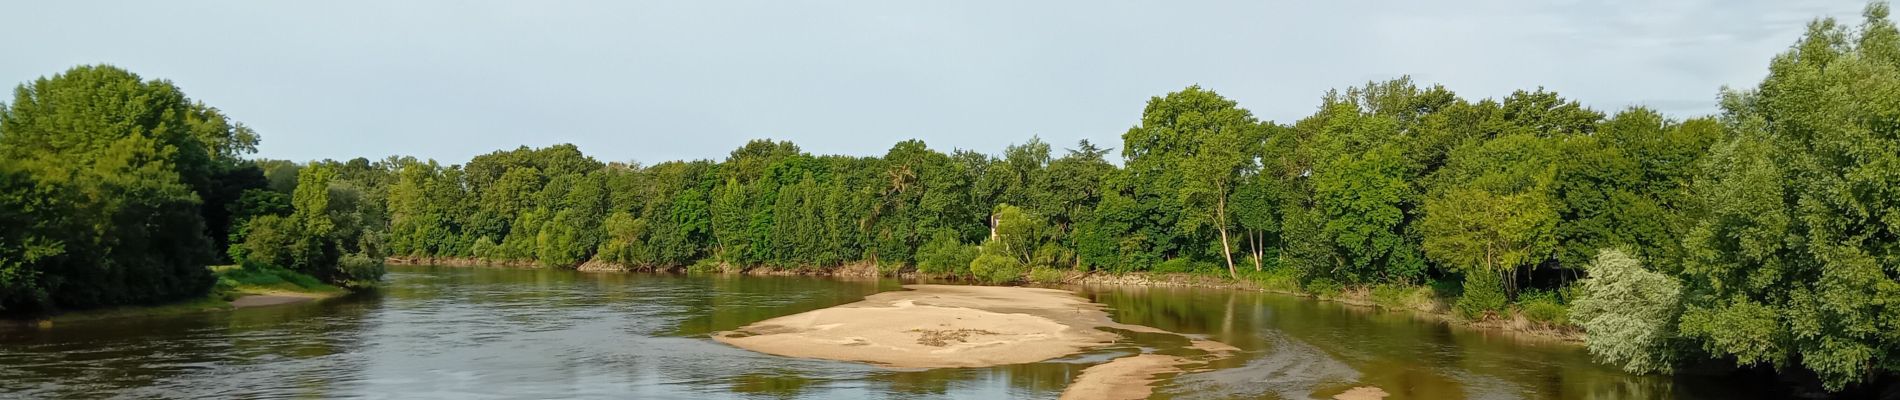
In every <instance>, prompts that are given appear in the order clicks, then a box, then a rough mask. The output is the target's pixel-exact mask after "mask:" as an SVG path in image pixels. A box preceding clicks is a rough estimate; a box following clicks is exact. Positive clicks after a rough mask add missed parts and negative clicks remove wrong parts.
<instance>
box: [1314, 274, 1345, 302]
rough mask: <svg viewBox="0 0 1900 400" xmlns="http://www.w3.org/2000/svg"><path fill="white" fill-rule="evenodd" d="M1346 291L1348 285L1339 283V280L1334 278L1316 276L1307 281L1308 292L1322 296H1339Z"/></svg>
mask: <svg viewBox="0 0 1900 400" xmlns="http://www.w3.org/2000/svg"><path fill="white" fill-rule="evenodd" d="M1345 291H1346V286H1345V285H1341V284H1339V281H1335V280H1333V279H1332V278H1316V279H1313V280H1312V281H1309V282H1306V292H1307V293H1312V294H1313V295H1314V296H1319V297H1321V298H1334V297H1339V294H1340V293H1342V292H1345Z"/></svg>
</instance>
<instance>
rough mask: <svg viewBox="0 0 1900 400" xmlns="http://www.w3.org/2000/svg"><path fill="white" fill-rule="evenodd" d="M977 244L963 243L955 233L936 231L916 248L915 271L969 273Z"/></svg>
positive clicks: (953, 273)
mask: <svg viewBox="0 0 1900 400" xmlns="http://www.w3.org/2000/svg"><path fill="white" fill-rule="evenodd" d="M976 255H977V246H974V245H967V244H963V242H962V241H959V240H957V238H956V236H955V235H952V234H950V233H948V232H938V233H937V235H936V236H934V237H932V238H931V239H930V242H928V243H924V246H923V247H921V248H918V249H917V271H919V272H923V273H927V274H949V275H969V274H970V262H971V261H975V260H976Z"/></svg>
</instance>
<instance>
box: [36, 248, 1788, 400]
mask: <svg viewBox="0 0 1900 400" xmlns="http://www.w3.org/2000/svg"><path fill="white" fill-rule="evenodd" d="M1070 289H1071V290H1076V291H1077V292H1078V293H1079V294H1080V295H1082V296H1084V297H1087V298H1089V299H1091V300H1093V301H1095V302H1098V303H1102V304H1105V305H1107V306H1108V308H1109V313H1110V314H1111V315H1112V316H1113V317H1114V318H1115V319H1116V320H1117V321H1119V322H1122V323H1128V324H1139V325H1147V326H1152V327H1155V328H1160V329H1164V330H1168V331H1173V332H1178V333H1182V334H1188V335H1193V336H1197V337H1204V338H1208V339H1213V340H1217V341H1220V342H1224V343H1227V344H1231V345H1234V346H1237V347H1239V348H1241V349H1242V352H1241V353H1239V355H1237V356H1235V357H1232V358H1229V359H1225V360H1220V361H1217V362H1216V363H1215V364H1214V367H1215V368H1214V369H1212V370H1209V371H1201V372H1191V373H1184V374H1180V375H1178V376H1171V377H1168V378H1167V379H1164V380H1162V381H1161V382H1160V384H1159V388H1158V389H1157V391H1156V393H1155V397H1156V398H1178V399H1202V398H1212V399H1225V398H1250V399H1251V398H1268V399H1274V398H1282V399H1305V398H1327V397H1330V396H1331V395H1332V394H1336V393H1340V392H1342V391H1344V390H1346V389H1349V388H1353V387H1359V386H1377V387H1379V388H1381V389H1382V390H1384V391H1385V392H1387V393H1390V394H1391V397H1389V398H1391V399H1456V398H1473V399H1515V398H1530V399H1598V398H1601V399H1620V398H1681V399H1703V398H1710V399H1713V398H1724V399H1726V398H1775V397H1781V396H1782V394H1780V393H1777V392H1776V390H1777V389H1776V388H1775V387H1774V386H1773V382H1761V381H1759V380H1746V379H1737V378H1733V377H1721V376H1676V377H1668V376H1631V375H1628V374H1624V373H1621V372H1619V371H1617V370H1616V369H1614V368H1610V367H1605V366H1600V365H1596V364H1593V363H1591V362H1590V360H1589V356H1588V354H1586V353H1585V352H1584V351H1583V349H1582V348H1580V347H1578V346H1575V345H1570V344H1562V343H1548V342H1542V341H1539V340H1536V339H1528V338H1523V337H1518V336H1514V335H1509V334H1501V333H1496V332H1487V331H1476V330H1467V329H1462V328H1457V327H1452V326H1449V325H1447V324H1445V323H1442V322H1438V321H1433V320H1430V319H1426V318H1419V317H1415V316H1412V315H1409V314H1404V313H1389V312H1382V311H1376V310H1368V309H1363V308H1358V307H1351V306H1345V305H1339V304H1333V303H1323V302H1316V301H1312V300H1307V299H1302V298H1295V297H1287V296H1280V295H1273V294H1264V293H1254V292H1245V291H1234V290H1225V289H1187V288H1138V287H1082V288H1070ZM888 290H903V289H902V287H901V282H899V281H896V280H891V279H855V280H854V279H842V278H812V277H754V276H743V277H742V276H688V275H668V274H640V273H631V274H621V273H582V272H573V271H553V270H523V269H489V268H452V267H413V266H392V267H391V270H390V273H389V275H388V276H387V278H386V286H385V287H383V288H382V289H380V290H379V291H377V292H374V293H365V294H359V295H354V296H350V297H346V298H341V299H334V300H330V301H325V302H319V303H304V304H292V305H284V306H274V307H262V308H252V309H242V310H236V311H231V312H212V313H202V314H191V315H175V316H164V317H147V318H129V319H121V320H106V321H77V322H69V323H61V324H58V325H55V326H53V327H51V328H47V329H33V330H26V329H10V330H4V331H0V397H5V398H16V397H19V398H69V397H131V398H205V397H240V398H284V397H291V398H304V397H373V398H454V399H464V398H550V397H612V398H692V399H717V398H825V399H830V398H954V399H997V398H1055V397H1056V396H1058V395H1060V394H1061V392H1062V389H1063V388H1064V387H1065V386H1067V385H1068V383H1069V382H1070V381H1072V380H1073V379H1074V378H1075V377H1076V375H1078V374H1080V373H1081V371H1082V369H1084V368H1087V367H1088V366H1090V365H1094V364H1097V363H1101V362H1104V361H1106V360H1109V359H1112V358H1114V357H1118V356H1122V355H1127V354H1133V353H1135V352H1139V351H1144V349H1147V350H1150V351H1152V350H1154V349H1169V348H1179V347H1181V344H1180V343H1170V342H1168V341H1184V340H1185V339H1184V338H1181V337H1179V336H1174V335H1153V334H1133V333H1129V334H1128V339H1127V340H1124V341H1123V342H1122V343H1118V344H1117V345H1114V346H1109V347H1106V348H1102V349H1098V350H1096V351H1092V352H1089V353H1085V354H1081V355H1076V356H1072V357H1066V358H1061V359H1057V360H1051V361H1047V362H1040V363H1032V364H1019V365H1007V366H999V367H990V368H959V369H931V370H891V369H885V368H879V367H873V366H867V365H863V364H857V363H850V362H836V361H822V360H806V359H792V358H784V357H778V356H771V355H765V354H759V353H753V352H750V351H746V350H741V349H738V348H734V347H730V346H726V345H724V344H720V343H718V342H714V341H712V340H711V339H709V335H710V334H711V333H713V332H718V331H723V330H730V329H733V328H736V327H739V326H742V325H746V324H749V323H752V322H757V321H760V320H764V319H768V318H772V317H777V316H782V315H788V314H794V313H799V312H804V311H809V310H815V309H819V308H825V307H830V306H834V305H839V304H844V303H850V302H854V301H857V300H859V299H861V298H862V297H864V296H865V295H868V294H871V293H876V292H880V291H888Z"/></svg>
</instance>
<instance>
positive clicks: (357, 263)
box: [299, 253, 384, 287]
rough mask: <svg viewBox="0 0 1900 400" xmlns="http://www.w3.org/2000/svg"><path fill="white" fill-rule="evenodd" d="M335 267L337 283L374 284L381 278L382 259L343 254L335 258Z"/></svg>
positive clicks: (363, 285)
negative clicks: (337, 258)
mask: <svg viewBox="0 0 1900 400" xmlns="http://www.w3.org/2000/svg"><path fill="white" fill-rule="evenodd" d="M336 267H337V283H339V284H342V285H344V286H349V287H368V286H375V285H376V282H377V281H380V280H382V279H383V270H384V268H383V260H382V259H379V258H374V257H370V256H367V255H364V254H361V253H352V254H350V255H346V256H343V258H342V259H340V260H337V266H336ZM313 283H314V281H313ZM299 284H300V285H301V283H299Z"/></svg>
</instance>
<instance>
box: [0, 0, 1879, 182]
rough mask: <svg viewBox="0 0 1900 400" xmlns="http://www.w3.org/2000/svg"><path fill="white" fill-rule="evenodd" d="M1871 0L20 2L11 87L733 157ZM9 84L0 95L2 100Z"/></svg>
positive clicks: (1740, 59) (1572, 88)
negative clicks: (767, 148)
mask: <svg viewBox="0 0 1900 400" xmlns="http://www.w3.org/2000/svg"><path fill="white" fill-rule="evenodd" d="M1863 5H1864V3H1863V2H1861V1H1853V0H1849V1H1827V2H1821V1H1755V0H1745V1H1715V0H1710V1H1603V2H1581V1H1515V0H1512V1H1478V2H1463V1H1429V2H1427V1H1394V2H1372V1H1311V2H1309V1H1299V2H1294V1H1286V2H1266V1H1254V2H1120V1H1060V2H1056V1H997V2H989V1H937V2H905V1H862V2H802V1H801V2H786V1H759V2H713V1H666V2H651V3H635V2H628V1H598V2H595V1H534V2H529V1H519V2H477V1H408V0H405V1H369V2H353V1H306V2H297V3H296V4H291V3H290V2H259V1H229V2H208V1H207V2H189V1H187V2H169V1H168V2H153V1H136V2H135V1H125V2H92V1H23V2H9V3H7V4H5V5H0V21H4V22H0V38H4V40H0V54H4V56H0V82H5V83H6V84H9V85H10V84H13V83H17V82H24V81H27V80H31V79H33V78H36V77H40V76H43V75H51V74H53V73H57V72H59V71H62V70H64V69H66V68H68V67H70V66H73V65H76V64H84V63H110V64H115V65H118V66H121V67H125V68H127V69H130V70H132V71H134V72H137V73H139V74H141V75H143V76H145V77H148V78H165V79H171V80H172V81H173V82H175V83H177V84H178V85H179V86H181V87H183V88H184V89H185V92H186V93H187V94H188V95H190V96H192V97H193V98H196V99H199V100H202V101H205V102H207V103H209V104H211V105H214V106H217V107H219V108H222V109H224V110H225V111H226V112H227V113H228V114H230V115H232V116H234V117H236V118H237V119H238V120H240V121H243V122H245V123H246V124H249V125H250V126H252V127H254V128H256V129H257V130H258V131H259V132H260V133H261V134H262V135H263V137H264V141H263V144H262V145H261V146H260V147H259V154H258V155H259V156H262V157H270V158H288V159H294V160H308V159H318V158H335V159H347V158H353V157H359V156H363V157H370V158H380V157H383V156H387V155H391V154H406V155H415V156H418V157H424V158H435V159H438V160H442V161H445V162H447V163H461V162H464V161H466V160H467V159H468V158H469V157H471V156H474V155H476V154H481V153H486V152H489V151H493V150H497V149H505V148H514V147H516V146H519V145H524V144H525V145H531V146H542V145H548V144H555V143H563V142H568V143H575V144H577V145H580V147H581V149H582V150H583V151H585V152H587V153H588V154H590V155H593V156H595V157H597V158H599V159H602V160H608V161H626V160H639V161H644V162H649V163H650V162H655V161H663V160H671V159H697V158H713V159H718V158H724V157H725V154H726V153H727V152H729V151H731V150H732V149H733V148H736V147H738V146H739V145H741V144H743V143H745V141H746V140H748V139H753V138H777V139H790V140H792V141H794V142H796V143H798V144H799V145H800V146H802V147H803V148H804V149H805V150H806V151H810V152H814V153H843V154H854V155H877V154H883V152H884V151H885V150H886V149H888V148H889V147H890V145H891V144H892V143H894V142H896V141H898V140H901V139H907V138H919V139H923V140H924V141H926V142H927V143H929V144H930V145H931V147H933V148H937V149H940V150H946V151H947V150H949V149H951V148H967V149H976V150H981V151H984V152H991V153H994V152H998V151H1000V150H1001V149H1002V147H1003V146H1004V145H1006V144H1009V143H1015V142H1020V141H1023V140H1025V139H1028V138H1029V137H1030V136H1031V135H1039V136H1041V137H1042V138H1043V139H1044V140H1047V141H1050V142H1052V143H1054V144H1055V145H1056V146H1057V147H1058V148H1063V147H1067V146H1068V145H1070V144H1072V143H1074V141H1075V140H1077V139H1082V138H1088V139H1091V140H1094V141H1097V142H1098V143H1106V144H1108V145H1109V146H1116V145H1118V144H1119V143H1120V139H1119V137H1120V135H1121V133H1122V132H1123V131H1125V130H1127V129H1128V127H1129V126H1131V125H1133V124H1134V123H1135V122H1136V121H1137V120H1138V119H1139V117H1140V113H1141V108H1142V105H1143V103H1144V102H1146V101H1147V100H1148V98H1149V97H1151V96H1155V95H1160V94H1164V93H1167V92H1169V91H1174V90H1179V89H1181V88H1183V87H1186V86H1187V85H1191V84H1197V83H1198V84H1200V85H1202V86H1203V87H1207V88H1211V89H1214V90H1215V91H1218V92H1220V93H1221V94H1223V95H1226V96H1228V97H1229V98H1232V99H1235V100H1237V101H1239V102H1240V104H1241V105H1242V106H1243V107H1246V108H1248V109H1251V110H1253V111H1254V113H1255V114H1256V115H1259V116H1260V117H1261V118H1263V119H1270V120H1275V121H1281V122H1291V121H1292V120H1294V119H1297V118H1299V117H1301V116H1304V115H1307V114H1310V113H1311V112H1312V111H1313V110H1314V107H1316V106H1317V104H1318V102H1319V98H1320V96H1321V95H1322V94H1323V93H1325V91H1326V90H1327V89H1331V88H1344V87H1347V86H1353V85H1359V84H1362V83H1364V82H1366V81H1368V80H1383V79H1388V78H1393V77H1397V76H1400V75H1406V74H1409V75H1411V76H1413V77H1414V79H1416V80H1418V81H1420V82H1422V83H1441V84H1444V85H1446V86H1447V87H1449V88H1450V89H1452V90H1453V91H1456V92H1458V93H1459V94H1461V95H1463V96H1465V97H1466V98H1471V99H1477V98H1486V97H1501V96H1504V95H1507V94H1509V93H1510V92H1511V91H1512V90H1515V89H1530V88H1536V87H1538V86H1543V87H1546V88H1548V89H1551V90H1555V91H1557V92H1559V93H1561V94H1562V95H1564V96H1566V97H1570V98H1574V99H1578V100H1581V101H1583V102H1584V103H1585V104H1586V105H1589V106H1591V107H1594V108H1597V109H1599V110H1606V111H1613V110H1615V109H1620V108H1623V107H1625V106H1629V105H1648V106H1650V107H1653V108H1657V109H1660V110H1662V111H1664V112H1665V113H1668V114H1670V115H1674V116H1678V117H1681V116H1692V115H1699V114H1706V113H1710V112H1712V111H1713V110H1714V109H1715V105H1714V103H1715V97H1716V93H1717V90H1718V88H1720V87H1721V86H1723V85H1731V86H1752V85H1753V84H1754V83H1755V82H1757V81H1758V80H1759V79H1760V78H1761V77H1762V76H1763V75H1764V74H1765V73H1766V69H1767V67H1766V66H1767V62H1768V60H1769V58H1770V57H1771V56H1773V55H1774V54H1775V53H1778V52H1781V51H1783V50H1784V49H1786V48H1787V47H1788V46H1789V45H1790V44H1791V43H1793V41H1794V40H1795V39H1796V38H1798V37H1799V36H1800V34H1801V33H1802V30H1803V26H1804V24H1805V23H1806V22H1807V21H1809V20H1811V19H1813V18H1816V17H1821V16H1833V17H1836V18H1839V19H1841V20H1842V21H1843V22H1845V23H1847V24H1848V25H1858V24H1859V21H1860V17H1859V11H1860V9H1861V8H1862V6H1863ZM6 99H8V101H10V99H11V96H10V95H8V96H7V97H6Z"/></svg>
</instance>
